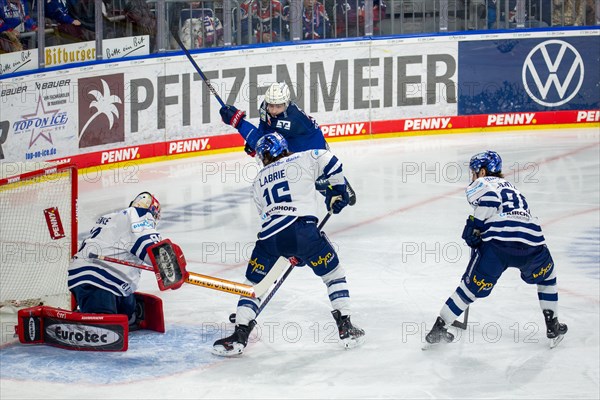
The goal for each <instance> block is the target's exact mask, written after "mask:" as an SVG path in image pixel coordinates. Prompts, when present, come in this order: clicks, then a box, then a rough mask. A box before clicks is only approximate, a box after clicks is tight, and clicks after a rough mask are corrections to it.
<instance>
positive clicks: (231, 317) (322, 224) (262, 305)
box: [229, 210, 332, 322]
mask: <svg viewBox="0 0 600 400" xmlns="http://www.w3.org/2000/svg"><path fill="white" fill-rule="evenodd" d="M331 215H332V211H331V210H330V211H329V212H328V213H327V215H326V216H325V218H323V221H321V223H320V224H319V226H318V227H317V229H318V230H319V231H320V230H321V229H323V227H324V226H325V224H326V223H327V221H328V220H329V218H331ZM279 260H282V259H281V258H280V259H279ZM284 260H285V259H284ZM295 266H296V264H293V263H290V265H289V266H288V268H287V270H286V271H285V273H284V274H283V276H282V277H281V278H279V280H278V281H277V282H276V283H275V286H273V289H271V291H270V292H269V294H268V295H267V297H265V299H264V300H263V301H262V302H261V304H260V306H259V307H258V311H257V312H256V317H254V318H257V317H258V316H259V315H260V313H261V312H262V311H263V310H264V309H265V307H266V306H267V304H269V302H270V301H271V299H272V298H273V296H274V295H275V293H276V292H277V291H278V290H279V288H280V287H281V285H282V284H283V282H284V281H285V280H286V279H287V277H288V276H289V275H290V273H291V272H292V270H293V269H294V267H295ZM270 272H271V271H269V274H270ZM269 274H267V276H269ZM267 276H265V278H263V279H262V280H261V282H263V281H264V280H265V279H266V278H267ZM229 321H230V322H235V313H232V314H231V315H229Z"/></svg>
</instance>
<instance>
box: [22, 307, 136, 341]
mask: <svg viewBox="0 0 600 400" xmlns="http://www.w3.org/2000/svg"><path fill="white" fill-rule="evenodd" d="M15 331H16V333H17V334H18V336H19V341H20V342H21V343H25V344H47V345H50V346H55V347H60V348H63V349H68V350H80V351H126V350H127V345H128V335H129V326H128V321H127V316H126V315H122V314H86V313H77V312H71V311H67V310H63V309H60V308H54V307H48V306H37V307H29V308H24V309H22V310H19V312H18V325H17V326H15Z"/></svg>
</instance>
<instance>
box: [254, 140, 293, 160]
mask: <svg viewBox="0 0 600 400" xmlns="http://www.w3.org/2000/svg"><path fill="white" fill-rule="evenodd" d="M287 152H288V144H287V141H286V140H285V138H284V137H283V136H281V135H280V134H279V133H268V134H266V135H265V136H263V137H261V138H260V139H258V142H256V155H257V156H258V158H260V161H262V164H263V165H265V166H266V165H269V164H270V163H272V162H273V161H275V160H276V159H277V157H279V156H280V155H282V154H284V153H287Z"/></svg>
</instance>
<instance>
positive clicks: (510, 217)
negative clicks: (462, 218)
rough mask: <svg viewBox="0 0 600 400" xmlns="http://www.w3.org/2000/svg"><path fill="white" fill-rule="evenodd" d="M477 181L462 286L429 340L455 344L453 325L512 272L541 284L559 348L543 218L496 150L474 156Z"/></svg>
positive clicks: (470, 196) (549, 332)
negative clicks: (506, 173) (512, 180)
mask: <svg viewBox="0 0 600 400" xmlns="http://www.w3.org/2000/svg"><path fill="white" fill-rule="evenodd" d="M469 168H470V170H471V174H472V179H473V182H471V184H470V185H469V186H468V187H467V189H466V195H467V200H468V202H469V204H471V206H473V208H474V212H473V215H472V216H470V217H469V218H468V219H467V222H466V225H465V228H464V230H463V234H462V238H463V239H464V240H465V242H466V243H467V245H469V247H471V248H472V253H471V259H470V261H469V265H468V266H467V270H466V271H465V273H464V275H463V277H462V279H461V282H460V285H459V286H458V287H457V288H456V291H455V292H454V293H453V294H452V296H450V297H449V298H448V300H447V301H446V303H445V304H444V306H443V307H442V310H441V312H440V315H439V316H438V317H437V320H436V321H435V324H434V326H433V329H432V330H431V331H430V332H429V333H428V334H427V336H426V337H425V340H426V341H427V343H428V344H429V345H431V344H436V343H439V342H452V341H453V340H454V335H452V334H451V333H450V332H448V331H447V328H448V326H450V324H451V323H452V322H453V321H454V320H455V319H456V318H457V317H458V316H459V315H461V314H462V313H463V312H464V311H465V309H466V308H467V307H468V306H469V305H470V304H472V303H473V302H474V301H475V300H477V299H480V298H484V297H487V296H488V295H489V294H490V293H491V292H492V290H493V289H494V287H495V285H496V282H497V281H498V279H499V278H500V276H501V275H502V273H503V272H504V271H505V270H506V269H507V268H508V267H516V268H519V270H520V271H521V279H523V281H525V282H526V283H528V284H535V285H537V292H538V299H539V303H540V307H541V309H542V313H543V315H544V320H545V323H546V336H547V337H548V339H550V346H551V347H554V346H556V345H557V344H558V343H560V341H561V340H562V339H563V336H564V334H565V333H567V325H565V324H562V323H559V322H558V291H557V288H556V271H555V268H554V261H553V260H552V256H551V255H550V251H549V250H548V248H547V246H546V242H545V239H544V235H543V234H542V229H541V227H540V225H539V222H538V219H537V218H536V217H534V216H533V215H532V214H531V211H530V209H529V205H528V203H527V200H526V199H525V196H523V194H522V193H521V192H520V191H519V190H518V189H517V188H516V187H515V186H513V185H512V184H511V183H510V182H508V181H507V180H505V179H504V176H503V174H502V159H501V158H500V155H498V153H496V152H494V151H485V152H483V153H478V154H476V155H474V156H473V157H472V158H471V160H470V162H469Z"/></svg>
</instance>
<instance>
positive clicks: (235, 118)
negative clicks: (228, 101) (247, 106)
mask: <svg viewBox="0 0 600 400" xmlns="http://www.w3.org/2000/svg"><path fill="white" fill-rule="evenodd" d="M219 114H221V119H222V120H223V122H225V123H226V124H227V125H231V126H233V127H234V128H237V127H238V125H239V124H240V122H241V121H242V119H244V117H245V116H246V113H245V112H244V111H240V110H238V109H237V108H235V107H234V106H230V105H226V106H223V107H221V109H220V110H219Z"/></svg>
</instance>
